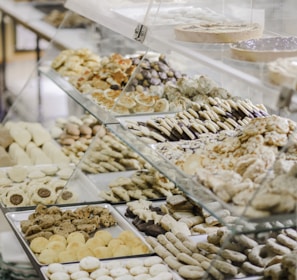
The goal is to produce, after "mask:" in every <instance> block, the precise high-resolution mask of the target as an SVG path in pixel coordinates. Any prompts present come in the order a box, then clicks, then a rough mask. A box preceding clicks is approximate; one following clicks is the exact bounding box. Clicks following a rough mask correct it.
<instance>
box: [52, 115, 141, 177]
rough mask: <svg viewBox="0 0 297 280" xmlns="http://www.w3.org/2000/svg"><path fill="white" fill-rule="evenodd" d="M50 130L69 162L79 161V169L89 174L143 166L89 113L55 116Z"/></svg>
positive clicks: (127, 148) (128, 149) (139, 160)
mask: <svg viewBox="0 0 297 280" xmlns="http://www.w3.org/2000/svg"><path fill="white" fill-rule="evenodd" d="M50 133H51V135H52V137H53V138H54V139H55V140H56V141H57V142H58V143H59V144H60V145H61V146H62V151H63V153H64V154H65V155H66V156H67V157H68V158H69V159H71V162H72V163H74V164H78V163H80V167H81V170H83V171H84V172H86V173H88V174H97V173H105V172H117V171H119V172H120V171H126V170H134V169H136V170H138V169H141V168H143V167H144V166H145V162H144V160H143V159H142V158H141V157H140V156H139V155H138V154H137V153H135V152H134V151H133V150H132V149H131V148H129V147H128V146H127V145H126V144H124V143H123V142H122V141H120V140H119V138H117V137H115V136H114V135H113V134H112V133H111V132H110V131H109V130H108V129H106V127H105V126H104V125H101V124H99V123H98V121H97V119H95V117H93V116H91V115H88V114H86V115H82V116H81V117H80V118H78V117H75V116H70V117H68V118H58V119H56V121H55V125H54V126H52V127H51V130H50ZM91 143H92V145H91ZM89 148H90V152H88V153H87V155H86V156H85V157H84V155H85V152H86V151H87V150H88V149H89Z"/></svg>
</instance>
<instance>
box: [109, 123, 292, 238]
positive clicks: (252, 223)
mask: <svg viewBox="0 0 297 280" xmlns="http://www.w3.org/2000/svg"><path fill="white" fill-rule="evenodd" d="M107 127H108V129H110V131H112V132H113V133H114V134H115V135H117V136H118V137H119V138H120V139H121V140H122V141H123V142H124V143H126V144H127V145H128V146H130V147H131V148H132V149H134V150H135V151H137V153H139V155H141V156H142V157H143V158H144V159H145V160H146V161H147V162H149V163H150V164H151V165H152V166H153V167H154V168H156V169H157V170H159V171H160V172H161V173H163V174H164V175H165V176H166V177H167V178H170V180H172V181H173V182H174V183H175V184H176V185H177V186H178V187H179V188H180V189H181V190H182V191H183V192H184V193H185V194H186V196H187V197H189V198H190V199H191V200H192V201H194V202H195V203H197V204H198V205H200V206H201V207H202V208H204V209H205V210H206V211H208V212H209V213H211V214H212V215H213V216H214V217H216V218H217V219H218V220H219V221H220V222H221V223H222V224H224V225H226V226H227V227H228V228H229V229H230V230H231V231H232V232H234V233H236V234H241V233H256V232H261V231H270V230H279V229H282V228H288V227H296V225H297V224H296V213H295V212H292V213H284V214H273V213H271V214H270V215H269V216H267V215H265V216H263V217H260V216H259V217H256V216H255V215H253V216H251V215H250V213H249V211H250V210H253V209H250V206H251V205H250V203H251V201H249V202H248V203H246V205H245V206H244V207H239V208H238V207H235V206H234V205H232V204H230V203H226V202H224V201H223V200H221V199H220V198H219V197H218V196H217V195H216V194H214V193H213V192H212V191H211V190H210V189H208V188H207V187H206V186H204V185H203V184H202V183H200V182H199V181H197V179H196V178H195V176H189V175H188V174H186V173H184V172H183V171H182V170H181V169H180V168H178V167H177V166H174V165H173V164H172V162H170V161H168V160H167V159H166V158H165V157H163V156H162V155H161V154H160V153H158V152H157V151H156V150H155V149H154V148H153V146H152V145H147V144H146V143H144V142H143V141H141V139H138V137H137V136H135V135H134V134H132V133H130V132H129V131H127V129H126V128H124V127H123V126H122V124H107ZM260 188H261V186H260ZM260 188H259V189H260ZM254 196H255V197H256V196H257V190H256V191H255V193H254ZM213 202H215V203H216V204H215V205H216V206H215V208H212V206H211V205H212V203H213ZM226 209H227V210H228V211H229V212H230V213H231V216H233V217H234V219H233V221H232V222H231V223H230V219H229V216H228V217H226V216H224V214H222V213H224V211H223V210H226ZM220 215H221V216H220Z"/></svg>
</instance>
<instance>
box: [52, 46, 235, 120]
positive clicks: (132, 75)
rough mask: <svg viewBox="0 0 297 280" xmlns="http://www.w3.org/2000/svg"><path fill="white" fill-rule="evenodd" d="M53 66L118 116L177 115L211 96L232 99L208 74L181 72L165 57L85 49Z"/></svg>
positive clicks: (60, 58)
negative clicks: (106, 53)
mask: <svg viewBox="0 0 297 280" xmlns="http://www.w3.org/2000/svg"><path fill="white" fill-rule="evenodd" d="M137 66H139V67H138V68H137ZM51 67H52V69H54V70H55V71H57V72H58V73H59V74H60V75H62V76H63V77H65V78H68V80H69V82H70V83H71V84H72V85H73V86H74V87H75V88H77V89H78V91H79V92H80V93H81V94H83V95H84V96H85V97H86V98H90V99H91V100H93V101H94V102H95V103H96V104H98V105H100V106H102V107H103V108H105V109H107V110H108V111H110V112H113V113H115V114H117V115H119V114H120V115H122V114H135V113H153V112H168V111H175V112H176V111H180V110H183V109H187V108H188V107H190V106H191V105H192V102H197V101H198V100H199V101H201V100H203V99H207V97H208V96H211V97H221V98H224V99H225V98H228V97H231V96H230V94H229V93H228V92H227V91H226V90H224V89H222V88H220V87H219V86H218V85H217V84H216V83H215V82H214V81H212V80H211V79H209V78H207V77H205V76H194V77H188V76H186V75H185V74H181V73H180V72H179V71H177V70H175V69H173V68H172V67H171V66H170V64H169V62H168V61H167V59H166V57H165V56H164V55H162V54H161V55H157V54H154V55H152V57H150V56H143V55H134V56H131V57H128V58H126V57H123V56H122V55H120V54H112V55H110V56H108V57H99V56H96V55H95V54H93V53H92V52H90V51H89V50H85V49H79V50H65V51H62V52H61V53H60V54H59V55H58V56H57V57H56V58H55V59H54V60H53V62H52V64H51ZM136 68H137V70H136ZM128 81H129V83H128ZM123 90H124V91H123Z"/></svg>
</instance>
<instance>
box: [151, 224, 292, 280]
mask: <svg viewBox="0 0 297 280" xmlns="http://www.w3.org/2000/svg"><path fill="white" fill-rule="evenodd" d="M146 240H147V242H148V243H149V244H150V245H151V246H152V247H153V248H154V251H155V252H156V253H157V254H158V255H159V256H160V257H162V259H163V260H164V261H165V262H166V263H167V264H168V266H169V267H170V268H172V269H173V270H175V271H177V272H178V273H179V275H180V276H182V277H183V278H185V279H205V278H204V277H210V278H211V279H226V278H228V277H236V278H239V277H245V276H256V275H258V276H265V277H267V279H271V278H272V279H288V278H286V277H288V276H289V275H291V276H290V277H292V275H296V263H295V264H294V266H293V267H292V268H291V272H290V274H288V273H287V267H288V262H290V256H291V254H294V253H293V252H294V250H296V246H297V232H296V230H295V229H285V230H282V231H280V232H270V233H267V236H265V237H261V238H259V239H257V238H253V237H251V236H248V235H243V234H241V235H233V236H232V238H231V232H230V231H229V230H226V229H224V228H222V229H219V230H218V231H217V232H215V233H212V234H209V235H208V236H207V240H206V241H195V240H194V239H192V238H191V237H189V236H187V235H185V234H183V233H181V232H180V233H177V234H173V233H172V232H167V233H165V234H160V235H158V236H157V238H155V237H151V236H150V237H147V238H146ZM286 256H289V257H286ZM291 263H292V262H291ZM292 272H293V273H292ZM292 279H293V278H292Z"/></svg>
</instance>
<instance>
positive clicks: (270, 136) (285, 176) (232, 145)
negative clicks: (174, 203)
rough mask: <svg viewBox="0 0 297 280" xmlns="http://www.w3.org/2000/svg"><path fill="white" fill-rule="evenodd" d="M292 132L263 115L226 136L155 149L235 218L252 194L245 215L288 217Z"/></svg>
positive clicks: (294, 159)
mask: <svg viewBox="0 0 297 280" xmlns="http://www.w3.org/2000/svg"><path fill="white" fill-rule="evenodd" d="M295 127H296V124H295V123H294V122H293V121H291V120H290V119H287V118H282V117H279V116H275V115H269V116H266V117H262V118H255V119H252V120H251V121H250V123H249V124H247V125H245V126H242V127H238V128H237V129H236V130H233V131H230V132H229V131H222V132H219V133H217V134H212V133H210V134H206V135H205V134H204V135H203V136H202V135H201V137H200V138H199V139H197V140H192V141H186V142H183V141H180V142H176V143H168V144H167V143H162V144H161V145H159V144H156V145H155V148H156V150H157V151H158V152H159V153H160V154H162V156H164V157H166V158H167V159H169V160H170V161H171V162H172V163H174V164H175V165H176V166H177V167H178V168H180V169H181V170H182V171H183V172H185V173H186V174H189V175H194V176H195V180H197V181H198V182H199V183H202V185H203V186H205V187H207V188H208V189H210V190H211V191H212V192H213V193H215V194H216V195H217V196H218V197H219V198H220V199H221V200H223V201H225V202H227V203H229V204H230V205H233V206H234V207H233V208H234V211H235V212H237V213H239V214H241V213H242V211H243V209H244V208H245V206H246V205H248V203H249V201H250V200H251V199H252V198H253V196H254V194H255V191H257V192H258V193H257V195H256V197H255V198H253V201H252V203H251V207H248V210H247V212H246V215H248V216H252V217H259V216H268V215H270V214H271V213H290V212H291V213H292V212H293V211H294V209H295V204H296V196H295V194H294V193H295V192H296V188H295V187H293V186H295V184H294V180H295V179H294V176H295V174H296V172H295V170H296V167H295V166H296V163H297V153H296V141H295V139H296V138H295V133H294V131H295ZM288 143H289V144H288ZM287 144H288V145H287ZM167 145H168V146H167ZM166 146H167V147H166ZM284 148H286V149H284ZM282 150H283V152H281V153H280V151H282ZM268 171H270V172H269V174H268V173H267V172H268Z"/></svg>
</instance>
